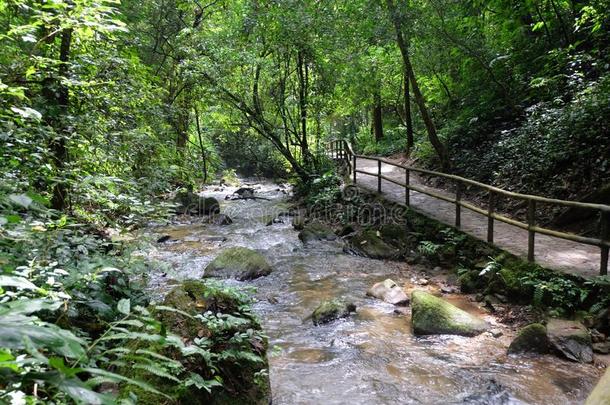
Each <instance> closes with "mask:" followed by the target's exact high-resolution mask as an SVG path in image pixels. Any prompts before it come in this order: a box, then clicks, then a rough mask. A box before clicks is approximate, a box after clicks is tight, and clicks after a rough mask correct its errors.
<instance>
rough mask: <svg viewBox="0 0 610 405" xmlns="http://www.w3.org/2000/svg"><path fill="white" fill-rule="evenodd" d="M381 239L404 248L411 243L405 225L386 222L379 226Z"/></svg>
mask: <svg viewBox="0 0 610 405" xmlns="http://www.w3.org/2000/svg"><path fill="white" fill-rule="evenodd" d="M379 233H380V235H381V239H383V240H384V242H386V243H389V244H391V245H394V246H396V247H399V248H403V247H405V246H407V245H409V244H410V243H409V242H410V240H409V234H408V233H407V230H406V228H405V225H398V224H386V225H382V226H381V227H380V228H379Z"/></svg>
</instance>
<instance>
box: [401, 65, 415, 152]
mask: <svg viewBox="0 0 610 405" xmlns="http://www.w3.org/2000/svg"><path fill="white" fill-rule="evenodd" d="M404 89H405V94H404V98H405V100H404V101H405V125H406V127H407V156H409V155H410V154H411V150H412V149H413V146H414V145H415V140H414V139H413V117H411V94H410V93H411V92H410V90H409V74H408V73H407V70H406V69H405V71H404Z"/></svg>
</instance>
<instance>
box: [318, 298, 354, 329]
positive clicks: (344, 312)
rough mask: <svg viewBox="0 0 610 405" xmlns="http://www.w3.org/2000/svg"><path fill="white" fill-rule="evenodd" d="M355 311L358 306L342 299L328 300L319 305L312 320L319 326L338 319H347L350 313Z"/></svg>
mask: <svg viewBox="0 0 610 405" xmlns="http://www.w3.org/2000/svg"><path fill="white" fill-rule="evenodd" d="M355 311H356V306H355V305H354V304H352V303H348V302H345V301H343V300H340V299H334V300H328V301H324V302H322V303H321V304H320V305H318V307H317V308H316V309H315V310H314V311H313V314H312V315H311V320H312V321H313V324H314V325H316V326H317V325H321V324H324V323H328V322H332V321H334V320H336V319H340V318H347V317H348V316H349V315H350V313H352V312H355Z"/></svg>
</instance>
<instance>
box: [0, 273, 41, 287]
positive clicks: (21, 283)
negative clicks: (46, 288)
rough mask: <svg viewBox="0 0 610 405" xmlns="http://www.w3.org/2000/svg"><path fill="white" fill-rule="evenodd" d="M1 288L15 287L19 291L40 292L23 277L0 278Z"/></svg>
mask: <svg viewBox="0 0 610 405" xmlns="http://www.w3.org/2000/svg"><path fill="white" fill-rule="evenodd" d="M0 286H2V287H15V288H17V289H19V290H34V291H36V290H39V289H40V288H39V287H37V286H35V285H34V284H33V283H32V282H31V281H29V280H28V279H26V278H23V277H17V276H0Z"/></svg>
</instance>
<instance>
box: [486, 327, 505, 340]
mask: <svg viewBox="0 0 610 405" xmlns="http://www.w3.org/2000/svg"><path fill="white" fill-rule="evenodd" d="M489 334H490V335H491V336H492V337H495V338H496V339H497V338H499V337H500V336H502V335H504V333H502V331H501V330H500V329H490V330H489Z"/></svg>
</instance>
